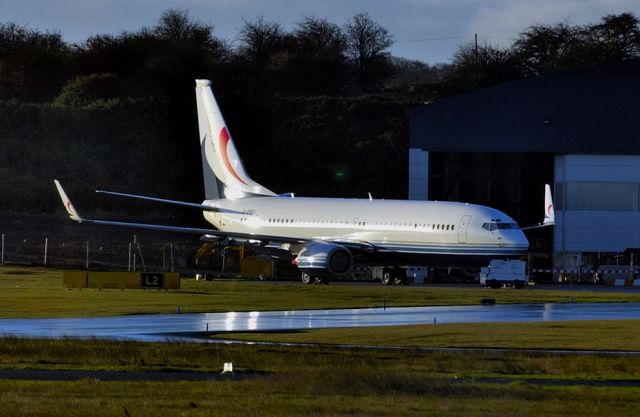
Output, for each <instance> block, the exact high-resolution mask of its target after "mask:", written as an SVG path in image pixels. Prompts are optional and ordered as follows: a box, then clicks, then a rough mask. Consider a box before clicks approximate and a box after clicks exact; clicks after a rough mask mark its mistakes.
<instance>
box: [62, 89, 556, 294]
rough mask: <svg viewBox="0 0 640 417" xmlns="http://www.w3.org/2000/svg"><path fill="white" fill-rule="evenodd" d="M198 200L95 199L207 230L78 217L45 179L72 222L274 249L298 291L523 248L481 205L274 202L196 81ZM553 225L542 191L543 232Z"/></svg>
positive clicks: (391, 278) (476, 260) (396, 276)
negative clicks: (287, 258)
mask: <svg viewBox="0 0 640 417" xmlns="http://www.w3.org/2000/svg"><path fill="white" fill-rule="evenodd" d="M196 99H197V107H198V122H199V129H200V147H201V151H202V168H203V174H204V185H205V200H204V201H203V202H202V203H201V204H196V203H188V202H182V201H175V200H167V199H162V198H156V197H147V196H140V195H132V194H123V193H115V192H110V191H99V190H98V191H97V192H99V193H104V194H109V195H114V196H120V197H127V198H134V199H139V200H146V201H153V202H157V203H164V204H173V205H178V206H183V207H190V208H195V209H199V210H202V212H203V215H204V218H205V219H206V220H207V221H208V222H209V223H211V224H212V225H213V226H215V229H200V228H186V227H176V226H164V225H154V224H141V223H126V222H118V221H110V220H94V219H86V218H84V217H81V216H80V215H79V214H78V211H77V210H76V209H75V208H74V207H73V205H72V204H71V201H70V200H69V198H68V197H67V195H66V193H65V192H64V190H63V188H62V186H61V184H60V182H59V181H57V180H54V182H55V184H56V187H57V189H58V192H59V193H60V197H61V198H62V202H63V204H64V206H65V208H66V209H67V212H68V213H69V216H70V218H71V219H72V220H75V221H77V222H80V223H94V224H102V225H112V226H125V227H134V228H143V229H155V230H163V231H172V232H186V233H192V234H197V235H202V238H203V239H204V240H213V239H218V240H221V239H224V238H230V239H237V240H245V241H248V242H250V243H255V244H280V245H282V247H284V248H286V249H289V250H290V251H291V252H292V253H293V254H294V255H295V256H296V257H295V259H294V263H295V264H296V265H297V266H298V268H299V269H300V271H301V273H302V281H303V282H304V283H313V282H315V283H323V282H327V281H328V279H330V278H331V277H340V276H346V275H349V274H351V273H352V271H353V267H354V263H358V264H367V265H378V266H384V267H385V270H384V275H383V276H384V278H383V282H385V283H386V284H390V283H395V284H401V283H403V282H404V280H405V279H406V274H405V271H404V270H403V269H402V268H401V266H402V265H429V266H486V265H488V264H489V261H490V260H491V259H494V258H511V257H519V256H521V255H523V254H524V253H526V252H527V250H528V248H529V241H528V240H527V238H526V236H525V235H524V233H523V230H524V229H527V228H521V227H519V226H518V224H517V223H516V222H515V221H514V220H513V219H512V218H511V217H509V216H507V215H506V214H504V213H502V212H500V211H498V210H495V209H493V208H490V207H484V206H480V205H474V204H467V203H456V202H438V201H404V200H376V199H372V198H371V197H369V198H368V199H341V198H309V197H297V196H294V195H293V194H286V195H277V194H276V193H274V192H273V191H270V190H269V189H267V188H265V187H264V186H262V185H260V184H258V183H257V182H255V181H254V180H253V179H251V177H249V175H248V174H247V172H246V171H245V169H244V166H243V164H242V161H241V160H240V156H239V155H238V152H237V150H236V147H235V145H234V143H233V140H232V139H231V135H230V134H229V130H228V129H227V126H226V124H225V121H224V119H223V117H222V114H221V112H220V108H219V107H218V104H217V102H216V100H215V98H214V96H213V93H212V91H211V82H210V81H209V80H196ZM552 224H554V211H553V202H552V200H551V191H550V188H549V186H548V185H547V186H546V187H545V217H544V222H543V223H542V224H539V225H536V226H532V227H531V228H534V227H544V226H550V225H552Z"/></svg>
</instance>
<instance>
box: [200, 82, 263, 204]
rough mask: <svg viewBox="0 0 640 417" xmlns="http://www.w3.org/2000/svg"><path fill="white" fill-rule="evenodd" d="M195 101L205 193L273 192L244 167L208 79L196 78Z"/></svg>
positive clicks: (211, 196)
mask: <svg viewBox="0 0 640 417" xmlns="http://www.w3.org/2000/svg"><path fill="white" fill-rule="evenodd" d="M196 101H197V105H198V126H199V130H200V149H201V152H202V170H203V175H204V184H205V197H206V198H207V199H218V198H241V197H247V196H249V195H268V196H274V195H275V193H273V192H272V191H270V190H268V189H267V188H265V187H263V186H262V185H260V184H258V183H257V182H255V181H253V180H252V179H251V177H249V175H248V174H247V172H246V171H245V169H244V166H243V165H242V160H241V159H240V155H239V154H238V151H237V150H236V147H235V145H234V143H233V139H232V138H231V135H230V134H229V130H228V129H227V125H226V123H225V121H224V118H223V117H222V113H221V112H220V108H219V106H218V103H217V102H216V99H215V97H214V96H213V92H212V91H211V81H209V80H196Z"/></svg>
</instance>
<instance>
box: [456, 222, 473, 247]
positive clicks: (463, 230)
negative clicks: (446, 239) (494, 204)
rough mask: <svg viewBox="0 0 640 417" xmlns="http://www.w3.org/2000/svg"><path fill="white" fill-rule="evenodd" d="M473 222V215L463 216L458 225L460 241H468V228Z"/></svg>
mask: <svg viewBox="0 0 640 417" xmlns="http://www.w3.org/2000/svg"><path fill="white" fill-rule="evenodd" d="M469 222H471V216H462V219H460V226H459V227H458V243H467V228H468V227H469Z"/></svg>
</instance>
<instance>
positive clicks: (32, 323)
mask: <svg viewBox="0 0 640 417" xmlns="http://www.w3.org/2000/svg"><path fill="white" fill-rule="evenodd" d="M617 319H640V303H596V304H514V305H489V306H447V307H396V308H386V309H385V308H366V309H344V310H299V311H268V312H258V311H253V312H229V313H201V314H162V315H160V314H159V315H139V316H118V317H94V318H56V319H3V320H0V334H3V335H13V336H19V337H33V338H60V337H77V338H90V337H97V338H110V339H121V340H139V341H166V340H173V339H175V337H174V336H171V334H172V333H173V334H185V333H190V332H204V331H207V330H208V331H210V332H224V331H251V330H260V331H267V330H270V331H273V330H298V329H320V328H329V327H367V326H397V325H405V324H430V323H431V324H433V323H438V324H441V323H496V322H541V321H558V320H617Z"/></svg>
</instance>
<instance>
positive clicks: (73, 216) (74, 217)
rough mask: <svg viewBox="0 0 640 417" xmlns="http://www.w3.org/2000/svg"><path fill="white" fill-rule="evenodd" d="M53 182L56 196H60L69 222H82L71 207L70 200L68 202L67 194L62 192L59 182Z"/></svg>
mask: <svg viewBox="0 0 640 417" xmlns="http://www.w3.org/2000/svg"><path fill="white" fill-rule="evenodd" d="M53 182H54V183H55V184H56V188H57V189H58V194H60V199H62V204H63V205H64V208H65V209H67V213H69V217H70V218H71V220H75V221H77V222H82V217H80V215H79V214H78V212H77V211H76V209H75V207H73V204H71V200H69V197H67V193H65V192H64V189H63V188H62V184H60V181H58V180H53Z"/></svg>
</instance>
